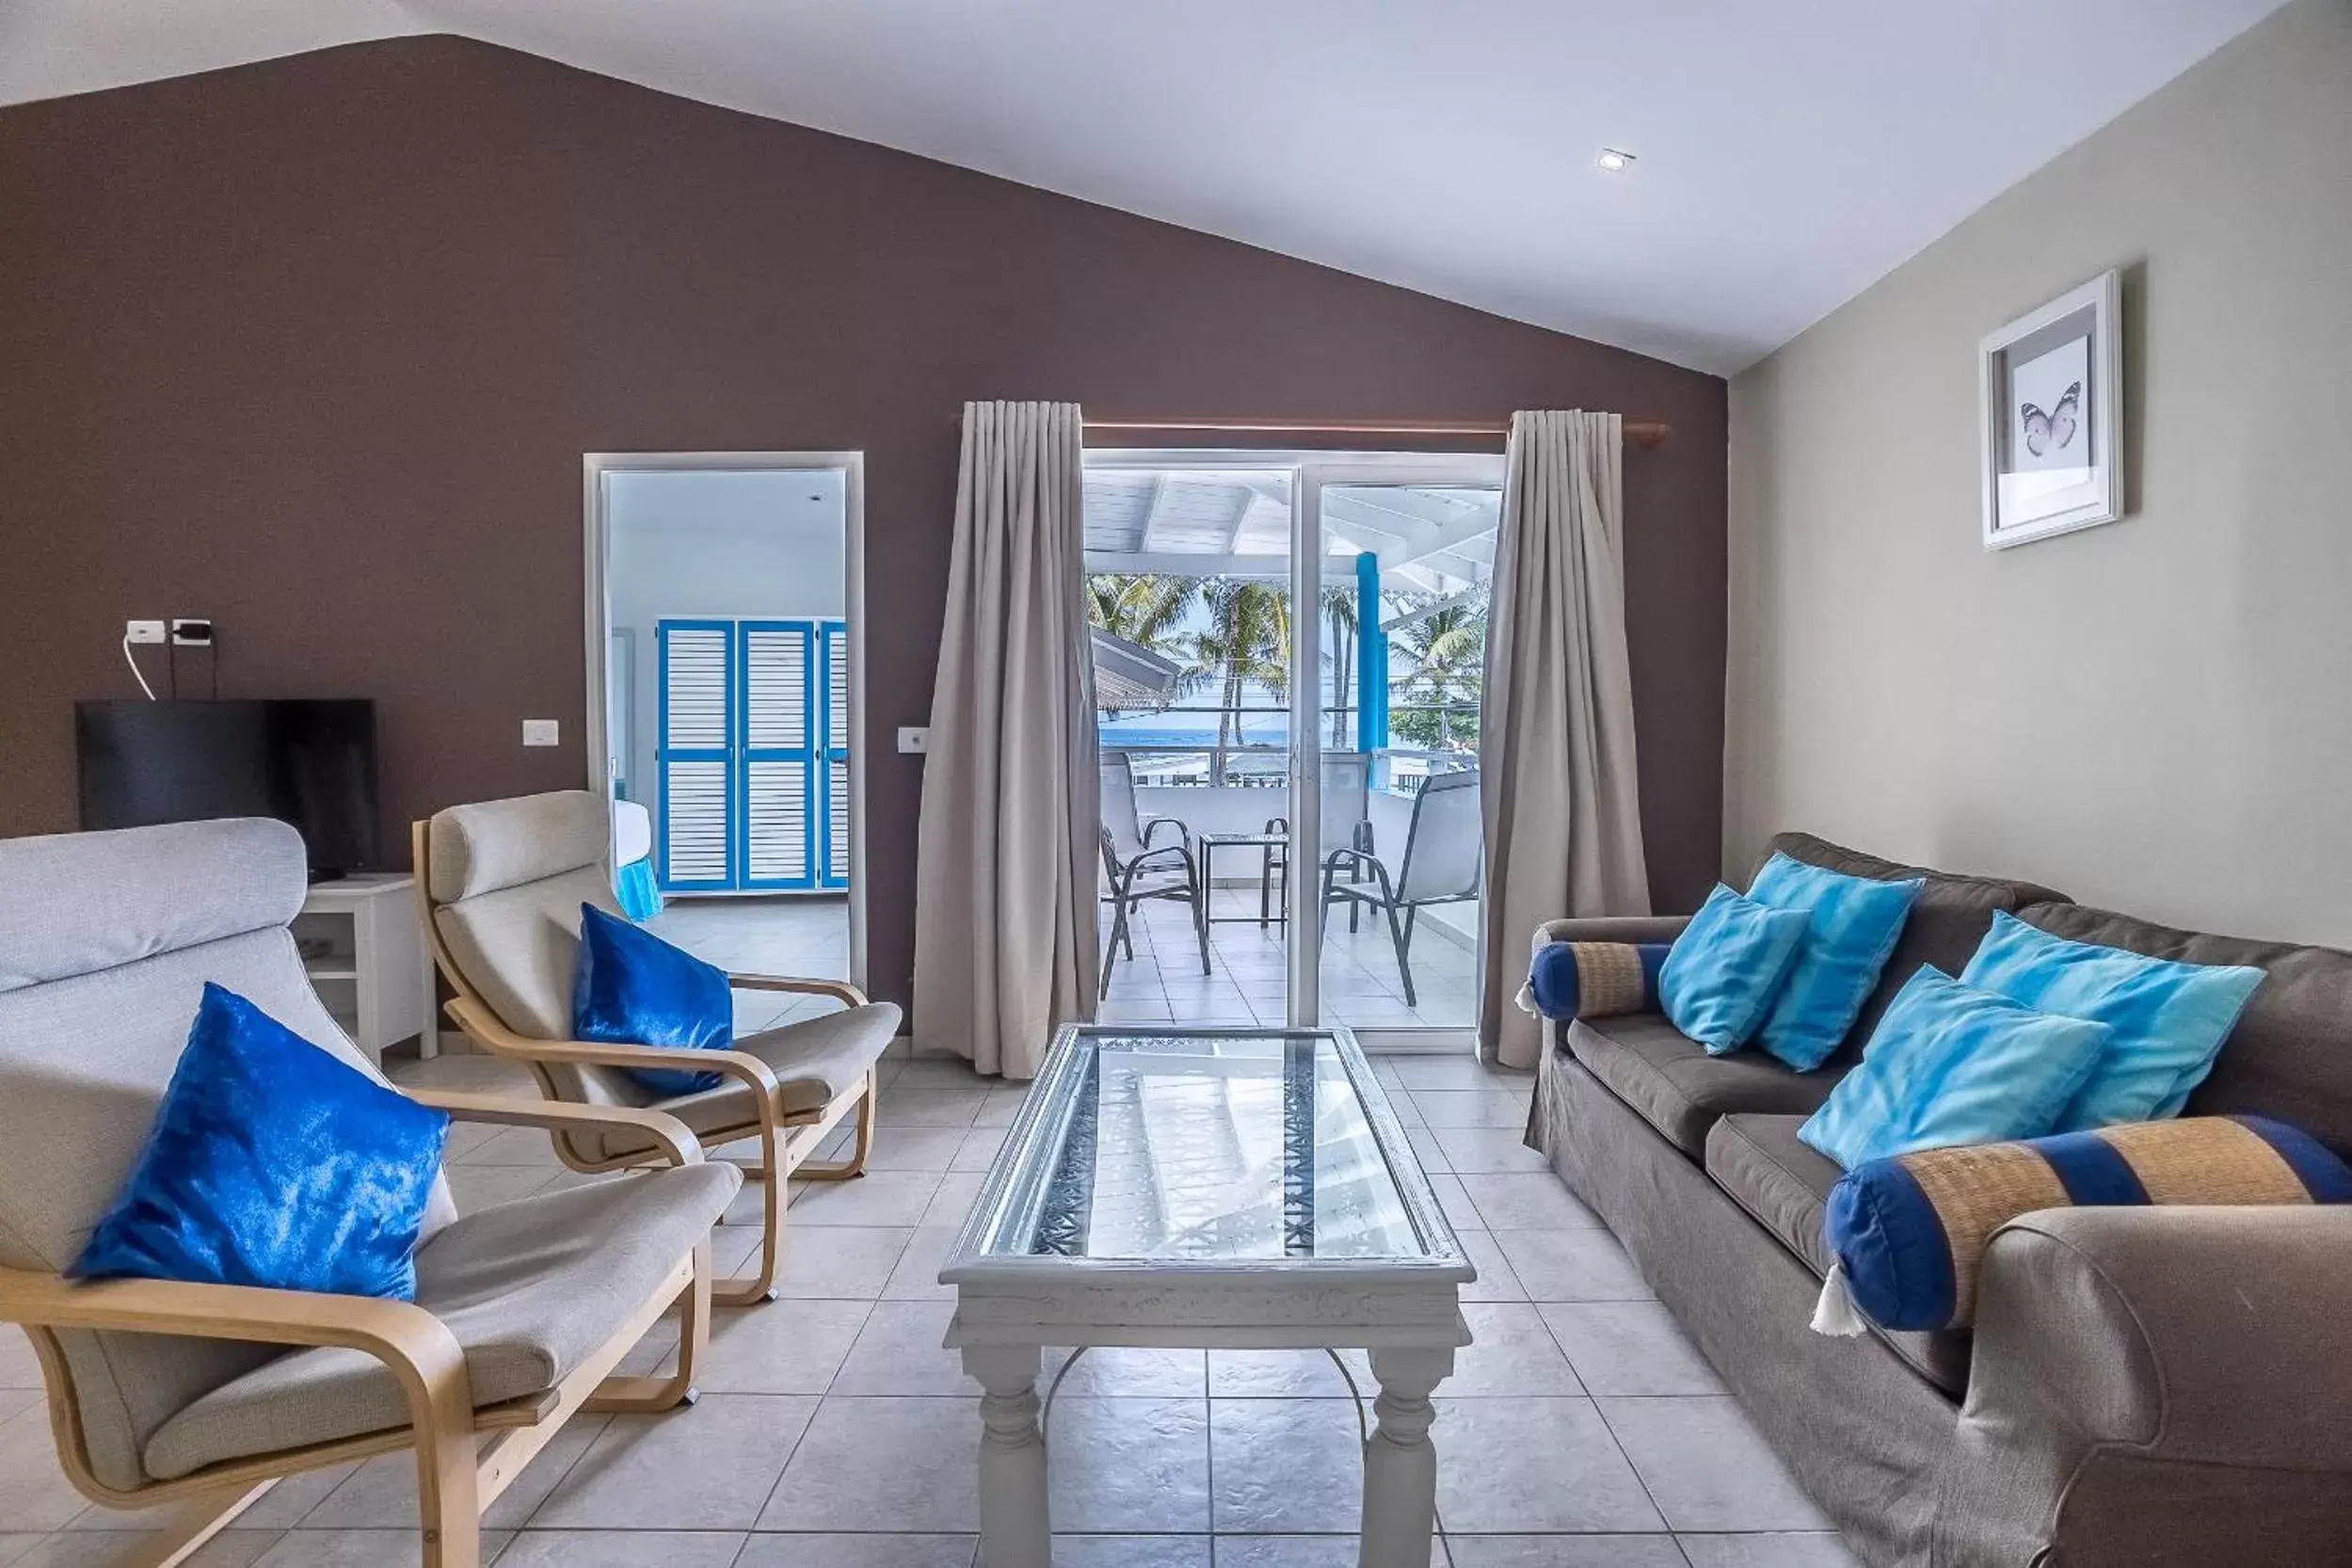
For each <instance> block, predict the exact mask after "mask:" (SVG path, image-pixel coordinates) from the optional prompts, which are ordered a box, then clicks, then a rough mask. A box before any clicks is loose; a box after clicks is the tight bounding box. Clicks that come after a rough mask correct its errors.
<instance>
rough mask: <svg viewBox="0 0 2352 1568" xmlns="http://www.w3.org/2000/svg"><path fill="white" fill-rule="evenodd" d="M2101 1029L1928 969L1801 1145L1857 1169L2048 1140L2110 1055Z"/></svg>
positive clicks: (1906, 990) (1882, 1024) (1885, 1020)
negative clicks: (1920, 1152) (1924, 1152)
mask: <svg viewBox="0 0 2352 1568" xmlns="http://www.w3.org/2000/svg"><path fill="white" fill-rule="evenodd" d="M2108 1038H2109V1031H2108V1029H2107V1026H2106V1025H2104V1024H2099V1023H2092V1022H2090V1021H2088V1019H2084V1018H2069V1017H2062V1016H2058V1015H2056V1014H2053V1013H2037V1012H2035V1011H2034V1010H2033V1009H2032V1008H2030V1007H2027V1006H2025V1005H2024V1004H2023V1003H2021V1002H2015V1001H2011V1000H2009V999H2008V998H2007V997H2003V996H1995V995H1994V994H1993V993H1992V992H1991V991H1979V990H1977V989H1976V987H1975V986H1973V985H1963V984H1960V982H1959V981H1957V980H1954V979H1953V978H1952V977H1951V976H1950V975H1947V974H1945V973H1944V971H1943V970H1941V969H1939V968H1935V966H1933V965H1931V964H1923V965H1921V966H1920V967H1919V968H1918V970H1917V971H1916V972H1915V973H1913V974H1912V977H1911V979H1910V980H1909V981H1907V982H1905V983H1904V985H1903V988H1902V989H1901V990H1900V991H1897V992H1896V993H1895V1000H1893V1001H1891V1002H1889V1003H1888V1004H1887V1009H1886V1012H1885V1013H1884V1015H1882V1016H1880V1019H1879V1027H1878V1029H1877V1030H1876V1031H1875V1032H1872V1034H1871V1036H1870V1044H1869V1045H1868V1046H1866V1047H1864V1049H1863V1053H1862V1063H1861V1064H1860V1065H1859V1066H1857V1067H1855V1068H1854V1070H1853V1071H1852V1072H1850V1073H1848V1074H1847V1075H1846V1076H1845V1077H1844V1078H1843V1079H1840V1080H1838V1084H1837V1087H1836V1088H1834V1089H1832V1090H1831V1091H1830V1097H1829V1098H1828V1099H1827V1100H1826V1101H1824V1102H1823V1104H1822V1106H1821V1109H1820V1110H1818V1111H1816V1112H1814V1113H1813V1115H1812V1117H1811V1118H1810V1119H1809V1120H1807V1121H1806V1123H1805V1125H1804V1126H1802V1127H1800V1128H1798V1129H1797V1136H1798V1137H1799V1138H1800V1139H1801V1140H1802V1141H1803V1142H1804V1143H1805V1144H1809V1145H1810V1146H1812V1147H1813V1148H1816V1149H1818V1150H1820V1151H1821V1152H1822V1153H1823V1154H1826V1155H1828V1156H1829V1157H1830V1158H1831V1159H1832V1160H1836V1161H1837V1162H1838V1163H1839V1164H1841V1165H1843V1166H1845V1167H1846V1168H1847V1169H1848V1170H1849V1171H1850V1170H1852V1169H1853V1168H1854V1167H1855V1166H1857V1165H1860V1164H1862V1163H1863V1162H1864V1161H1865V1160H1887V1159H1892V1158H1893V1157H1894V1156H1896V1155H1898V1154H1909V1153H1911V1152H1912V1150H1913V1149H1933V1148H1944V1147H1948V1146H1950V1145H1952V1144H1999V1143H2004V1142H2007V1141H2008V1140H2010V1139H2015V1138H2040V1137H2041V1136H2043V1135H2044V1134H2046V1133H2048V1132H2049V1131H2051V1130H2052V1129H2053V1128H2056V1125H2057V1120H2058V1113H2059V1112H2061V1111H2063V1110H2065V1109H2066V1102H2067V1101H2068V1100H2070V1099H2072V1097H2073V1096H2074V1092H2075V1091H2076V1090H2077V1089H2080V1088H2081V1087H2082V1085H2083V1080H2085V1079H2086V1078H2088V1077H2089V1076H2090V1070H2091V1067H2092V1065H2093V1064H2095V1063H2096V1062H2097V1061H2098V1060H2099V1053H2100V1052H2101V1051H2102V1050H2104V1049H2105V1048H2106V1045H2107V1040H2108Z"/></svg>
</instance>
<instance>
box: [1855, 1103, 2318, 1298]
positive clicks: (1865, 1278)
mask: <svg viewBox="0 0 2352 1568" xmlns="http://www.w3.org/2000/svg"><path fill="white" fill-rule="evenodd" d="M2281 1203H2352V1167H2348V1166H2346V1165H2345V1163H2344V1161H2343V1160H2340V1159H2338V1158H2337V1157H2336V1156H2335V1155H2334V1154H2333V1153H2331V1152H2329V1150H2328V1148H2327V1147H2326V1146H2325V1145H2323V1144H2320V1143H2319V1141H2318V1140H2317V1139H2314V1138H2312V1136H2311V1135H2310V1134H2308V1133H2304V1132H2298V1131H2296V1129H2295V1128H2291V1127H2287V1126H2285V1125H2283V1124H2281V1123H2279V1122H2274V1121H2270V1120H2268V1119H2266V1118H2264V1117H2261V1116H2193V1117H2189V1118H2186V1119H2184V1120H2180V1121H2169V1122H2133V1123H2128V1124H2125V1125H2123V1126H2120V1127H2108V1128H2099V1129H2098V1130H2097V1131H2095V1132H2066V1133H2059V1134H2057V1135H2056V1136H2055V1137H2050V1138H2034V1139H2029V1140H2026V1141H2024V1142H2020V1143H2010V1144H1975V1145H1970V1146H1966V1147H1959V1148H1940V1149H1920V1150H1917V1151H1914V1152H1912V1153H1910V1154H1898V1155H1896V1156H1894V1157H1893V1158H1891V1159H1886V1160H1870V1161H1869V1162H1867V1163H1866V1164H1862V1165H1857V1166H1856V1167H1854V1169H1852V1170H1851V1171H1848V1173H1847V1174H1846V1176H1845V1178H1844V1179H1843V1180H1841V1181H1839V1182H1838V1184H1837V1185H1836V1186H1835V1187H1834V1188H1832V1189H1831V1191H1830V1202H1829V1213H1828V1215H1827V1217H1826V1218H1825V1219H1824V1221H1823V1230H1824V1232H1825V1234H1826V1236H1827V1238H1828V1240H1829V1244H1830V1249H1831V1251H1832V1252H1834V1253H1835V1254H1836V1255H1837V1269H1836V1270H1835V1271H1834V1273H1835V1274H1842V1275H1843V1276H1844V1286H1845V1291H1846V1294H1847V1295H1848V1297H1850V1299H1851V1303H1852V1304H1853V1305H1854V1306H1855V1307H1858V1308H1859V1309H1860V1310H1861V1312H1862V1314H1863V1316H1864V1317H1866V1318H1868V1319H1869V1320H1871V1321H1872V1322H1874V1323H1877V1324H1878V1325H1879V1326H1880V1328H1885V1329H1907V1330H1932V1329H1945V1328H1960V1327H1962V1326H1964V1325H1966V1324H1968V1323H1969V1322H1971V1321H1972V1320H1974V1318H1975V1316H1976V1278H1977V1271H1978V1269H1979V1266H1980V1265H1981V1263H1982V1261H1983V1258H1984V1254H1985V1249H1986V1247H1987V1246H1989V1245H1990V1244H1991V1243H1992V1236H1993V1233H1994V1232H1995V1231H1997V1230H1999V1229H2000V1228H2001V1226H2002V1225H2004V1224H2008V1222H2009V1221H2011V1220H2013V1219H2015V1218H2017V1217H2018V1216H2019V1215H2021V1214H2029V1213H2032V1212H2034V1211H2035V1210H2037V1209H2043V1208H2088V1207H2093V1206H2101V1205H2108V1206H2113V1205H2147V1204H2281ZM1837 1283H1838V1281H1837V1280H1836V1279H1835V1278H1834V1277H1833V1278H1832V1280H1831V1281H1830V1282H1829V1288H1827V1289H1825V1290H1824V1292H1823V1308H1822V1312H1823V1316H1826V1317H1832V1318H1835V1317H1840V1316H1842V1314H1839V1313H1837V1312H1835V1311H1834V1310H1833V1308H1834V1306H1835V1303H1834V1302H1833V1300H1832V1298H1833V1297H1834V1295H1835V1293H1836V1287H1837ZM1815 1326H1816V1328H1820V1329H1821V1330H1822V1332H1824V1333H1845V1332H1849V1331H1848V1329H1846V1328H1843V1327H1829V1326H1825V1324H1824V1322H1823V1320H1822V1317H1816V1320H1815Z"/></svg>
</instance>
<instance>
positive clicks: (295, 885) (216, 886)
mask: <svg viewBox="0 0 2352 1568" xmlns="http://www.w3.org/2000/svg"><path fill="white" fill-rule="evenodd" d="M306 881H307V872H306V868H305V857H304V854H303V849H302V840H301V839H300V838H299V837H298V836H296V833H295V831H294V829H293V828H291V827H288V826H287V825H286V824H283V823H278V822H268V821H262V820H258V819H256V820H246V821H233V822H207V823H188V824H175V825H172V826H168V827H145V828H132V829H128V830H125V831H122V832H117V833H81V834H70V835H61V836H58V837H56V838H38V839H13V840H0V1104H5V1105H6V1106H7V1107H8V1135H7V1137H6V1138H0V1264H6V1265H8V1267H11V1268H18V1269H29V1270H39V1271H41V1272H50V1273H62V1272H65V1270H67V1269H68V1268H70V1267H72V1264H73V1262H74V1260H75V1259H76V1258H78V1257H79V1256H81V1251H82V1247H83V1245H84V1244H85V1243H86V1242H87V1241H88V1239H89V1232H90V1228H91V1226H93V1225H94V1224H96V1223H97V1221H98V1218H99V1216H100V1215H101V1214H102V1213H103V1212H104V1209H105V1208H106V1206H107V1204H108V1203H110V1202H111V1201H112V1200H113V1198H114V1195H115V1193H116V1192H119V1191H120V1189H121V1186H122V1183H123V1181H124V1179H125V1178H126V1177H127V1176H129V1175H130V1170H131V1166H132V1165H133V1163H134V1162H135V1161H136V1159H137V1157H138V1153H139V1150H140V1148H141V1146H142V1145H143V1144H145V1142H146V1138H147V1132H148V1129H149V1128H150V1127H152V1125H153V1123H154V1119H155V1112H156V1110H157V1108H158V1107H159V1106H160V1105H161V1104H162V1101H163V1096H164V1090H165V1089H166V1087H167V1086H168V1084H169V1083H170V1081H171V1074H172V1070H173V1069H174V1068H175V1067H176V1066H177V1065H178V1064H179V1061H180V1053H181V1052H182V1050H183V1049H184V1048H185V1047H186V1044H187V1035H188V1026H189V1025H190V1023H191V1022H192V1021H193V1020H194V1019H195V1016H196V1008H197V1002H198V1000H199V999H200V996H201V995H202V992H203V987H204V983H205V982H206V981H208V980H209V981H216V982H217V983H219V984H222V985H225V986H227V987H228V988H229V989H231V990H232V991H234V992H236V993H237V994H238V995H240V996H243V997H246V998H248V1000H251V1001H252V1002H253V1004H254V1005H255V1006H257V1007H260V1008H261V1009H262V1010H263V1011H264V1012H265V1013H267V1014H269V1016H272V1017H274V1018H276V1019H277V1020H278V1021H279V1022H280V1023H282V1024H284V1025H285V1026H286V1027H287V1028H288V1029H291V1030H293V1031H294V1032H296V1034H299V1035H301V1036H302V1037H303V1038H304V1039H306V1040H308V1041H310V1042H311V1043H312V1044H313V1045H315V1046H317V1047H318V1048H321V1049H323V1050H326V1051H328V1052H329V1053H330V1054H332V1055H334V1056H335V1057H337V1058H338V1059H340V1060H342V1061H343V1062H344V1063H345V1064H348V1065H349V1066H351V1067H353V1068H354V1069H356V1070H358V1071H360V1072H363V1073H366V1074H368V1075H369V1076H370V1077H373V1078H376V1079H377V1080H379V1081H380V1080H381V1075H380V1074H378V1073H377V1072H376V1068H375V1067H374V1065H373V1064H370V1063H369V1061H368V1060H367V1058H366V1057H365V1056H364V1055H362V1054H361V1053H360V1050H359V1049H358V1048H356V1047H354V1046H353V1045H352V1044H351V1042H350V1040H349V1039H348V1038H346V1037H345V1036H344V1032H343V1031H342V1030H341V1029H340V1028H339V1027H338V1026H337V1025H336V1023H335V1021H334V1019H333V1018H332V1017H330V1016H328V1013H327V1010H326V1009H325V1008H324V1007H322V1006H321V1005H320V1003H319V1000H318V994H317V992H315V991H314V990H312V988H311V984H310V978H309V976H308V975H307V974H306V973H305V972H304V970H303V968H302V960H301V957H300V955H299V954H298V953H297V952H296V950H295V945H294V936H293V934H292V933H291V932H290V931H288V930H287V929H286V926H287V922H288V921H289V920H291V919H292V918H293V916H294V914H295V912H296V910H298V909H299V908H300V907H301V906H302V900H303V895H304V888H305V886H306ZM455 1217H456V1209H455V1208H454V1207H453V1206H452V1205H451V1203H450V1201H449V1193H448V1189H447V1185H446V1183H445V1182H437V1183H436V1185H435V1188H434V1194H433V1201H432V1206H431V1208H429V1209H428V1210H427V1212H426V1218H425V1230H426V1234H427V1235H428V1236H430V1235H432V1234H434V1233H436V1232H437V1231H438V1230H439V1229H440V1227H441V1226H443V1225H446V1224H448V1223H449V1222H450V1221H452V1220H453V1219H454V1218H455ZM57 1342H58V1345H59V1347H60V1349H61V1350H62V1351H63V1352H64V1353H65V1357H66V1362H67V1365H68V1367H69V1368H71V1369H72V1378H73V1387H74V1394H75V1398H76V1400H77V1402H78V1404H79V1406H80V1415H81V1418H82V1424H83V1428H84V1431H85V1432H86V1433H87V1437H88V1448H89V1456H90V1464H91V1468H92V1470H93V1471H94V1472H95V1473H96V1475H97V1478H98V1479H99V1480H101V1481H104V1483H105V1484H107V1485H109V1486H114V1487H121V1488H130V1487H135V1486H137V1485H139V1484H141V1483H142V1482H143V1481H144V1480H146V1479H147V1478H146V1476H145V1475H144V1474H143V1472H142V1470H141V1467H140V1464H139V1450H140V1449H141V1448H142V1447H143V1446H144V1445H145V1444H146V1442H147V1440H148V1438H149V1437H150V1436H151V1435H152V1433H153V1432H155V1431H156V1429H157V1428H159V1427H160V1426H161V1425H162V1424H163V1423H164V1422H166V1421H167V1420H168V1419H169V1418H170V1417H171V1416H175V1415H176V1414H178V1413H179V1412H180V1411H181V1410H182V1409H183V1408H184V1407H185V1406H186V1405H187V1404H188V1403H189V1402H190V1401H191V1400H195V1399H197V1398H198V1397H199V1396H200V1395H202V1394H204V1393H206V1392H208V1391H209V1390H211V1389H213V1388H215V1387H217V1386H218V1385H219V1384H223V1383H225V1382H227V1381H229V1380H230V1379H232V1378H234V1377H236V1376H239V1375H241V1374H242V1373H245V1372H247V1371H249V1370H251V1369H252V1368H254V1367H256V1366H258V1365H259V1364H260V1363H262V1362H263V1361H265V1360H267V1359H268V1358H269V1357H271V1356H273V1355H275V1354H277V1353H278V1352H277V1348H276V1347H274V1346H264V1345H254V1344H247V1343H242V1342H239V1341H235V1340H220V1339H200V1338H193V1337H181V1336H170V1335H136V1334H116V1333H103V1334H102V1333H94V1332H89V1331H84V1330H72V1331H63V1332H60V1333H59V1334H58V1335H57Z"/></svg>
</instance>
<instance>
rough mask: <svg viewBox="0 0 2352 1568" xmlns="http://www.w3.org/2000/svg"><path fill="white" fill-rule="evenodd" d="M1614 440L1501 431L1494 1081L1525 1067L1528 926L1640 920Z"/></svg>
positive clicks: (1576, 426)
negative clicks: (1503, 1069) (1519, 997)
mask: <svg viewBox="0 0 2352 1568" xmlns="http://www.w3.org/2000/svg"><path fill="white" fill-rule="evenodd" d="M1623 452H1624V421H1623V420H1622V419H1621V418H1620V417H1619V416H1618V415H1616V414H1588V413H1581V412H1576V413H1561V412H1540V413H1518V414H1513V415H1512V420H1511V457H1510V466H1509V469H1508V471H1507V472H1506V474H1505V476H1504V479H1503V512H1502V525H1501V527H1500V528H1499V529H1498V530H1497V531H1496V540H1495V583H1494V610H1493V613H1492V616H1491V617H1490V620H1489V625H1488V631H1487V639H1486V698H1485V712H1484V717H1483V719H1482V720H1481V722H1480V730H1479V773H1480V791H1479V793H1480V804H1481V807H1482V808H1483V809H1484V811H1485V813H1486V917H1485V918H1486V936H1485V941H1484V943H1483V945H1482V951H1483V952H1484V954H1485V957H1484V964H1485V968H1486V972H1485V974H1484V975H1483V977H1482V979H1481V986H1480V1000H1479V1048H1480V1053H1481V1054H1482V1055H1484V1056H1486V1057H1487V1058H1489V1059H1490V1060H1493V1061H1497V1062H1500V1063H1501V1064H1503V1065H1504V1066H1507V1067H1532V1066H1534V1065H1535V1063H1536V1053H1537V1050H1538V1048H1539V1045H1540V1041H1541V1035H1540V1033H1539V1032H1538V1030H1537V1027H1536V1022H1535V1020H1534V1019H1533V1018H1531V1017H1529V1016H1527V1015H1526V1014H1524V1013H1522V1012H1520V1011H1519V1010H1518V1009H1517V1008H1516V1007H1514V1006H1512V997H1513V996H1514V995H1515V994H1516V993H1517V991H1518V989H1519V987H1520V985H1521V984H1523V983H1524V982H1525V981H1526V980H1527V978H1528V975H1527V967H1528V938H1529V936H1530V935H1531V934H1532V933H1533V931H1534V929H1535V926H1536V924H1537V922H1538V921H1541V920H1557V919H1559V918H1560V917H1561V916H1563V915H1568V916H1577V915H1646V914H1648V913H1649V912H1650V892H1649V877H1648V872H1646V870H1645V869H1644V867H1643V865H1642V858H1641V811H1640V802H1639V799H1638V796H1637V788H1636V779H1635V773H1634V755H1633V680H1632V675H1631V669H1630V665H1629V663H1628V661H1627V659H1626V656H1625V577H1624V548H1623V546H1624V491H1623V487H1622V485H1621V484H1620V482H1619V472H1620V470H1619V459H1620V456H1622V454H1623Z"/></svg>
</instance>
